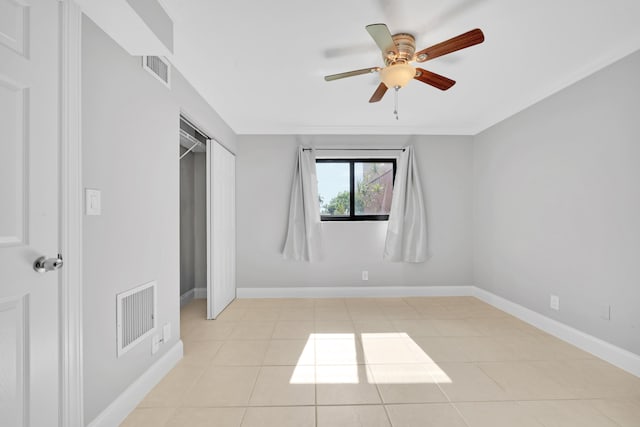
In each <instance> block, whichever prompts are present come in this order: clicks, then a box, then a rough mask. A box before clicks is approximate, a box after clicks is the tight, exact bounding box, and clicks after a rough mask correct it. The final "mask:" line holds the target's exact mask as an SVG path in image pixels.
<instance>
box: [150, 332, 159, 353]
mask: <svg viewBox="0 0 640 427" xmlns="http://www.w3.org/2000/svg"><path fill="white" fill-rule="evenodd" d="M158 350H160V336H159V335H154V336H153V338H152V339H151V354H156V353H157V352H158Z"/></svg>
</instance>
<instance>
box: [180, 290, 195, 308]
mask: <svg viewBox="0 0 640 427" xmlns="http://www.w3.org/2000/svg"><path fill="white" fill-rule="evenodd" d="M194 295H195V291H194V290H193V289H189V290H188V291H187V292H185V293H184V294H182V295H180V308H182V307H184V306H185V305H187V304H189V303H190V302H191V300H193V297H194Z"/></svg>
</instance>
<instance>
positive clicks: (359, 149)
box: [302, 148, 406, 151]
mask: <svg viewBox="0 0 640 427" xmlns="http://www.w3.org/2000/svg"><path fill="white" fill-rule="evenodd" d="M311 150H312V148H303V149H302V151H311ZM315 150H316V151H405V150H406V149H405V148H315Z"/></svg>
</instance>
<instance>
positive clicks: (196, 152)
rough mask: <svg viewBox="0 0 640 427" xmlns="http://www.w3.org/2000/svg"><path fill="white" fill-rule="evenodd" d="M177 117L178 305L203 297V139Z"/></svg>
mask: <svg viewBox="0 0 640 427" xmlns="http://www.w3.org/2000/svg"><path fill="white" fill-rule="evenodd" d="M208 139H209V137H208V136H207V135H205V134H204V132H202V131H200V130H199V129H198V128H196V127H195V126H194V125H193V124H192V123H191V122H189V121H188V120H187V119H186V118H185V117H183V116H180V306H183V305H185V304H187V303H188V302H190V301H191V300H192V299H194V298H206V297H207V205H206V203H207V181H206V180H207V168H206V164H207V140H208Z"/></svg>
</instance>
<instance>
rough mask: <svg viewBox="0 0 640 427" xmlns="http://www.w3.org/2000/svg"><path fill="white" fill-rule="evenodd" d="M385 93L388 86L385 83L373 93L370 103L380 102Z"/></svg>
mask: <svg viewBox="0 0 640 427" xmlns="http://www.w3.org/2000/svg"><path fill="white" fill-rule="evenodd" d="M385 93H387V86H386V85H385V84H384V83H380V84H379V85H378V88H377V89H376V91H375V92H373V95H371V99H369V102H378V101H380V100H381V99H382V97H383V96H384V94H385Z"/></svg>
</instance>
